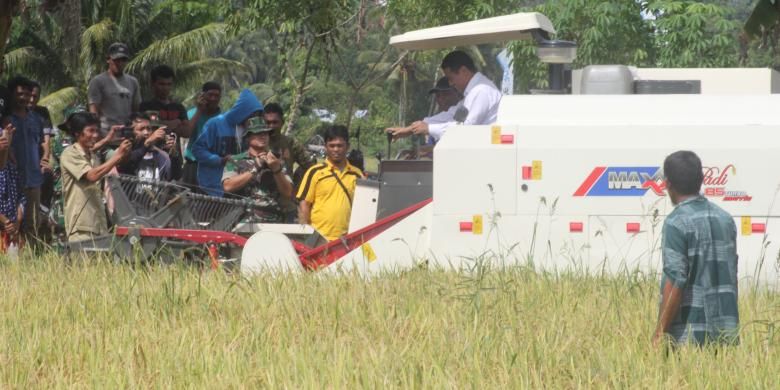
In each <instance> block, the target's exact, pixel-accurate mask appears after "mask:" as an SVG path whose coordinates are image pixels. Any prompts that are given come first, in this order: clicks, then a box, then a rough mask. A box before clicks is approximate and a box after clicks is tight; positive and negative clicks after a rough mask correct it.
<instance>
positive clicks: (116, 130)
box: [105, 125, 125, 140]
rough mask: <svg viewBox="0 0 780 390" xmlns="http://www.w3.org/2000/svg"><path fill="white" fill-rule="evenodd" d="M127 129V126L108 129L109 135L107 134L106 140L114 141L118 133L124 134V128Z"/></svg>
mask: <svg viewBox="0 0 780 390" xmlns="http://www.w3.org/2000/svg"><path fill="white" fill-rule="evenodd" d="M123 127H125V125H113V126H111V127H110V128H109V129H108V133H106V137H105V139H108V140H113V139H114V138H115V137H116V135H117V133H122V128H123Z"/></svg>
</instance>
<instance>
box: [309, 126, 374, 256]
mask: <svg viewBox="0 0 780 390" xmlns="http://www.w3.org/2000/svg"><path fill="white" fill-rule="evenodd" d="M323 138H324V139H325V154H326V156H327V158H326V160H325V162H323V163H320V164H315V165H314V166H312V167H311V168H309V170H308V171H306V174H305V175H304V176H303V181H301V185H300V188H299V189H298V196H297V197H298V200H299V201H300V204H299V205H298V219H299V222H300V223H302V224H311V225H312V226H313V227H314V228H315V229H317V231H318V232H319V233H320V234H321V235H322V236H323V237H324V238H325V239H326V240H328V241H332V240H335V239H337V238H339V237H341V236H342V235H344V234H345V233H347V230H348V229H349V217H350V215H351V213H352V199H354V196H355V186H356V185H357V179H359V178H362V177H363V172H361V171H360V170H359V169H357V168H355V167H353V166H352V165H351V164H350V163H349V162H348V161H347V152H349V132H348V131H347V128H346V127H344V126H338V125H337V126H333V127H330V128H328V129H327V130H326V131H325V134H324V135H323Z"/></svg>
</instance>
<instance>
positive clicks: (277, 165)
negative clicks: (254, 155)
mask: <svg viewBox="0 0 780 390" xmlns="http://www.w3.org/2000/svg"><path fill="white" fill-rule="evenodd" d="M260 159H261V160H263V161H265V163H266V165H268V169H270V170H271V171H272V172H277V171H280V170H281V169H282V161H281V160H279V158H278V157H276V156H274V154H273V153H271V152H268V153H265V154H261V155H260Z"/></svg>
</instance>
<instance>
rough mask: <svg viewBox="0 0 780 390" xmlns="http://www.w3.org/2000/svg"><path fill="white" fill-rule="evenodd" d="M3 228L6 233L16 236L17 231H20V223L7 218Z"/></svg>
mask: <svg viewBox="0 0 780 390" xmlns="http://www.w3.org/2000/svg"><path fill="white" fill-rule="evenodd" d="M3 229H4V230H5V232H6V234H8V235H9V236H11V237H15V236H16V233H18V232H19V224H17V223H14V222H11V221H10V220H7V221H6V222H5V224H4V225H3Z"/></svg>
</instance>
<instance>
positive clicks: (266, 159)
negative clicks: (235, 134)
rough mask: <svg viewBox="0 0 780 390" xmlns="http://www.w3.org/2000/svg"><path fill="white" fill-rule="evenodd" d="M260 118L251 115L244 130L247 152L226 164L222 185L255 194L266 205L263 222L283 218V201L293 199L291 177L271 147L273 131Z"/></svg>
mask: <svg viewBox="0 0 780 390" xmlns="http://www.w3.org/2000/svg"><path fill="white" fill-rule="evenodd" d="M272 131H273V129H271V128H269V127H266V126H265V125H264V124H263V121H262V120H261V119H260V118H251V119H250V120H249V124H248V126H247V130H246V133H245V134H244V141H245V142H246V144H247V145H248V149H247V151H246V152H243V153H240V154H237V155H235V156H233V159H232V160H231V161H228V163H227V164H226V165H225V171H224V173H223V174H222V187H223V189H224V191H225V193H232V194H236V195H240V196H244V197H248V198H252V199H253V200H255V201H256V202H258V204H260V205H262V206H263V209H264V210H263V211H258V217H260V219H261V220H262V222H283V221H284V219H285V213H284V208H283V205H284V204H285V203H289V202H290V200H291V199H292V192H293V188H292V179H290V176H289V174H288V173H287V169H286V167H285V166H284V164H283V161H282V159H280V158H279V157H278V156H276V155H275V154H274V153H273V152H272V151H271V150H270V142H271V132H272Z"/></svg>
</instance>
